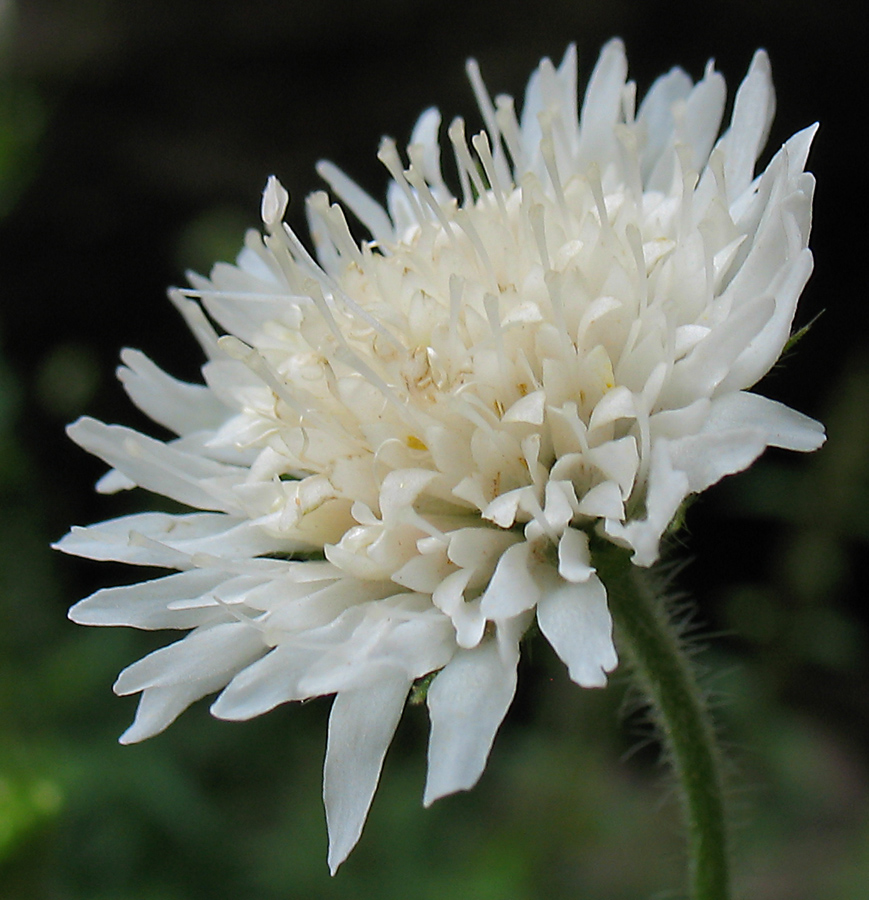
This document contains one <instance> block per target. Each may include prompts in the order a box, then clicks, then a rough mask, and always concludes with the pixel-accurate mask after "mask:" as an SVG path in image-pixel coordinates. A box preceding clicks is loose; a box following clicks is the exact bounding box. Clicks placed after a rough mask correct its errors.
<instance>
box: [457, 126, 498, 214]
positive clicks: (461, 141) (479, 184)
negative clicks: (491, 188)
mask: <svg viewBox="0 0 869 900" xmlns="http://www.w3.org/2000/svg"><path fill="white" fill-rule="evenodd" d="M447 134H448V135H449V138H450V142H451V143H452V145H453V151H454V152H455V154H456V166H457V167H458V169H459V178H460V179H461V177H462V172H463V171H464V172H465V173H466V178H467V176H470V179H471V181H472V182H473V184H474V188H475V189H476V191H477V196H478V197H479V198H480V200H481V202H482V203H483V204H486V205H488V204H490V203H491V202H492V201H491V198H490V197H489V196H488V193H489V192H488V189H487V187H486V185H485V184H483V179H482V178H480V172H479V170H478V169H477V166H476V164H475V163H474V160H473V158H472V157H471V151H470V150H468V142H467V140H466V138H465V122H464V120H463V119H453V121H452V124H451V125H450V127H449V129H448V130H447ZM464 188H465V182H464V181H463V182H462V190H463V192H464ZM464 199H465V202H464V204H463V205H464V206H472V205H473V197H472V196H471V193H470V185H469V186H468V191H467V193H466V194H465V198H464Z"/></svg>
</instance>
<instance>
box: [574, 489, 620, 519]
mask: <svg viewBox="0 0 869 900" xmlns="http://www.w3.org/2000/svg"><path fill="white" fill-rule="evenodd" d="M579 512H580V514H581V515H583V516H594V517H596V518H597V517H601V518H604V519H622V518H624V515H625V504H624V501H623V500H622V492H621V491H620V490H619V486H618V485H617V484H616V483H615V482H614V481H602V482H601V483H600V484H597V485H595V486H594V487H593V488H592V489H591V490H589V491H586V493H585V494H584V496H583V498H582V500H580V501H579Z"/></svg>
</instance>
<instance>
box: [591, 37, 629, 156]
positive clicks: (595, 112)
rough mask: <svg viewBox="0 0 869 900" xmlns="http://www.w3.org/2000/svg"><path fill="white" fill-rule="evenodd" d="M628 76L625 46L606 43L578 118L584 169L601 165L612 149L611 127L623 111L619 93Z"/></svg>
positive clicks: (613, 140) (612, 42) (612, 132)
mask: <svg viewBox="0 0 869 900" xmlns="http://www.w3.org/2000/svg"><path fill="white" fill-rule="evenodd" d="M627 74H628V61H627V59H626V57H625V46H624V44H623V43H622V42H621V41H620V40H619V39H618V38H616V39H613V40H611V41H609V42H608V43H607V44H606V45H605V46H604V48H603V50H601V52H600V57H599V58H598V61H597V63H596V64H595V67H594V70H593V71H592V73H591V77H590V78H589V81H588V87H587V88H586V91H585V98H584V99H583V101H582V112H581V114H580V125H579V127H580V158H581V159H582V160H583V163H584V166H583V167H585V166H588V164H589V163H591V162H600V163H603V162H604V161H606V160H607V158H608V156H609V155H610V154H611V153H612V150H613V148H614V147H615V137H614V134H615V132H614V127H613V126H615V125H616V123H617V122H618V121H619V119H620V116H621V108H622V89H623V88H624V86H625V79H626V78H627Z"/></svg>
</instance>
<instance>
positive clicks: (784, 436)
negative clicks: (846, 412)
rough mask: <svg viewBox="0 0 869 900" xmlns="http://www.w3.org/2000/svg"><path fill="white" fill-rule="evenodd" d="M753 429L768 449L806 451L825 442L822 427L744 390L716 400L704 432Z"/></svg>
mask: <svg viewBox="0 0 869 900" xmlns="http://www.w3.org/2000/svg"><path fill="white" fill-rule="evenodd" d="M740 428H752V429H758V430H759V431H761V432H763V435H764V439H765V441H766V444H767V445H769V446H770V447H783V448H784V449H785V450H799V451H802V452H807V451H810V450H817V449H818V447H820V446H821V444H823V443H824V426H823V425H821V423H820V422H816V421H815V420H814V419H810V418H809V417H808V416H804V415H803V414H802V413H799V412H797V411H796V410H793V409H791V408H790V407H789V406H785V405H784V404H783V403H778V402H777V401H775V400H770V399H768V398H767V397H762V396H761V395H760V394H752V393H748V392H747V391H739V392H738V393H734V394H727V395H726V396H724V397H717V398H716V399H715V400H714V401H713V403H712V406H711V409H710V412H709V417H708V419H707V421H706V424H705V425H704V428H703V430H704V431H706V432H710V433H713V432H716V433H717V432H722V431H729V430H731V429H740Z"/></svg>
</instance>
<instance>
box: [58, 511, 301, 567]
mask: <svg viewBox="0 0 869 900" xmlns="http://www.w3.org/2000/svg"><path fill="white" fill-rule="evenodd" d="M54 546H55V548H56V549H57V550H62V551H63V552H64V553H69V554H71V555H73V556H83V557H85V558H86V559H96V560H113V561H115V562H126V563H133V564H138V565H146V566H166V567H168V568H176V569H186V568H189V567H190V565H191V557H192V556H193V555H194V554H207V555H209V556H215V557H224V558H227V559H238V558H251V557H255V556H260V555H264V554H267V553H276V552H283V553H286V554H289V553H294V552H297V551H298V550H301V549H304V546H305V545H303V544H301V543H298V542H294V541H289V540H286V539H285V538H276V537H274V536H272V535H269V534H268V533H266V531H265V530H264V529H262V528H260V527H259V526H258V525H257V523H256V522H251V521H250V520H249V519H239V518H234V517H232V516H227V515H222V514H219V513H191V514H190V515H180V516H176V515H171V514H169V513H136V514H134V515H131V516H121V517H120V518H118V519H109V520H108V521H106V522H100V523H98V524H96V525H90V526H88V527H81V526H74V527H73V529H72V530H71V531H70V532H69V534H67V535H65V536H64V537H63V538H61V540H60V541H58V542H57V543H56V544H55V545H54ZM275 562H277V561H275Z"/></svg>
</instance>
